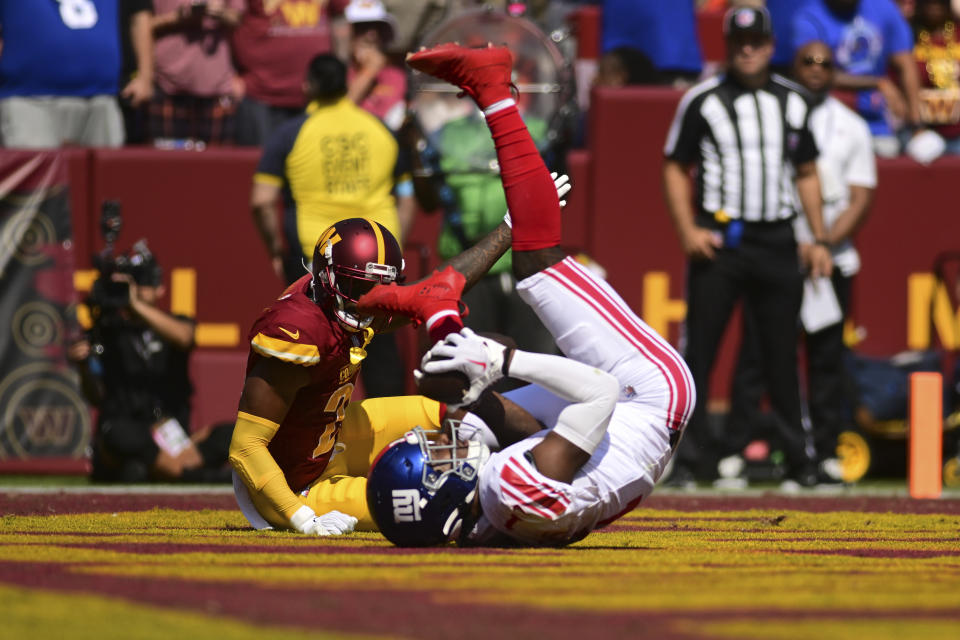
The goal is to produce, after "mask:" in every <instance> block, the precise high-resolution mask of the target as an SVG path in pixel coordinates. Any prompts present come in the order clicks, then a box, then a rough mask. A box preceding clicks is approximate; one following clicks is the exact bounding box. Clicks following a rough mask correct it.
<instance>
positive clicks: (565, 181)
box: [503, 171, 572, 229]
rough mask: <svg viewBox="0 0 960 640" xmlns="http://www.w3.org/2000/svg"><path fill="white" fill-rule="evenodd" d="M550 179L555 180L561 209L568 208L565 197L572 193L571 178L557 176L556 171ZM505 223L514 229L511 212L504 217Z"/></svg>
mask: <svg viewBox="0 0 960 640" xmlns="http://www.w3.org/2000/svg"><path fill="white" fill-rule="evenodd" d="M550 177H551V178H553V186H555V187H556V188H557V200H559V201H560V208H561V209H562V208H563V207H565V206H567V201H566V200H564V199H563V197H564V196H565V195H567V194H568V193H570V189H572V186H571V185H570V176H568V175H567V174H563V175H562V176H561V175H557V172H556V171H553V172H551V173H550ZM503 221H504V222H506V223H507V226H508V227H510V228H511V229H512V228H513V219H512V218H511V217H510V210H509V209H508V210H507V213H506V214H505V215H504V216H503Z"/></svg>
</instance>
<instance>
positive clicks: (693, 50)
mask: <svg viewBox="0 0 960 640" xmlns="http://www.w3.org/2000/svg"><path fill="white" fill-rule="evenodd" d="M693 5H694V2H693V0H674V1H672V2H663V0H605V1H604V3H603V39H602V43H601V49H602V51H603V52H604V53H606V52H607V51H610V50H612V49H616V48H617V47H624V46H626V47H632V48H635V49H639V50H640V51H643V52H644V53H645V54H646V55H647V56H648V57H649V58H650V59H651V60H653V64H654V66H656V68H657V70H658V71H659V72H660V74H661V77H662V78H663V80H664V81H665V82H680V83H690V82H692V81H694V80H696V79H697V77H698V76H699V75H700V72H701V71H702V70H703V60H702V55H701V53H700V41H699V39H698V37H697V24H696V17H695V16H694V6H693Z"/></svg>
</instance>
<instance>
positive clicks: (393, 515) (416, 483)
mask: <svg viewBox="0 0 960 640" xmlns="http://www.w3.org/2000/svg"><path fill="white" fill-rule="evenodd" d="M407 61H408V63H409V64H410V65H411V66H413V67H414V68H416V69H419V70H420V71H422V72H424V73H427V74H429V75H433V76H436V77H438V78H441V79H443V80H446V81H448V82H450V83H451V84H454V85H457V86H458V87H460V88H461V89H462V90H463V91H464V93H466V94H469V95H470V96H471V97H472V98H473V99H474V100H475V101H476V102H477V105H478V106H479V107H480V108H481V109H482V110H483V111H484V114H485V117H486V122H487V125H488V126H489V128H490V131H491V133H492V135H493V139H494V143H495V145H496V149H497V158H498V161H499V164H500V170H501V178H502V180H503V186H504V191H505V192H506V197H507V206H508V207H509V209H510V212H511V217H512V222H513V228H512V245H513V270H514V274H515V275H516V277H517V289H518V291H519V293H520V296H521V297H522V298H523V299H524V301H525V302H527V304H529V305H530V306H531V307H532V308H533V309H534V311H536V313H537V315H538V316H539V317H540V319H541V321H543V323H544V325H545V326H546V327H547V328H548V329H549V330H550V332H551V334H553V336H554V337H555V339H556V341H557V345H558V347H560V350H561V351H562V352H563V353H564V354H566V356H567V357H561V356H554V355H545V354H536V353H528V352H524V351H521V350H519V349H512V348H508V347H505V346H504V345H502V344H500V343H498V342H495V341H493V340H491V339H489V338H483V337H480V336H477V335H475V334H474V333H473V332H472V331H470V330H469V329H460V330H459V331H456V330H455V329H454V330H453V331H451V332H450V333H449V334H448V335H447V336H446V338H445V340H443V341H442V342H438V343H437V344H436V345H434V346H433V347H432V348H431V350H430V351H428V352H427V354H426V355H425V356H424V359H423V361H422V369H423V372H424V373H425V374H438V375H444V374H452V373H460V374H463V375H465V377H466V380H467V381H468V382H467V387H466V388H465V389H464V391H463V395H462V403H463V405H464V406H465V407H466V408H467V409H468V410H469V411H470V413H469V414H467V416H466V419H465V420H464V422H466V423H468V426H469V424H470V423H474V419H475V418H479V419H481V420H482V421H483V422H485V423H486V425H487V426H488V427H490V428H491V429H492V430H493V431H494V433H495V434H496V435H497V438H498V440H499V445H500V446H501V447H503V448H502V449H501V450H500V451H498V452H496V453H490V451H489V450H488V449H487V448H486V446H485V444H484V443H482V442H480V441H478V440H477V439H473V438H464V439H461V438H460V434H461V432H462V431H463V429H462V426H460V424H458V423H457V421H453V420H448V421H447V422H448V423H450V427H449V431H445V432H444V433H436V432H435V433H433V434H430V433H429V427H417V428H414V429H413V430H412V431H409V432H407V433H406V434H404V436H403V437H402V438H400V439H398V440H397V441H395V442H393V443H391V444H390V445H389V446H388V447H387V448H386V449H385V450H384V451H382V452H381V453H380V454H379V457H378V458H377V459H376V460H375V461H374V463H373V465H372V468H371V471H370V475H369V477H368V481H367V499H368V503H369V505H370V510H371V512H372V515H373V517H374V519H375V521H376V523H377V524H378V525H379V528H380V530H381V532H382V533H383V534H384V535H385V536H386V537H387V538H388V539H389V540H390V541H392V542H394V543H395V544H398V545H403V546H425V545H435V544H443V543H446V542H448V541H450V540H458V541H459V542H460V543H462V544H468V545H493V544H505V543H512V544H527V545H563V544H569V543H571V542H574V541H576V540H579V539H581V538H583V537H584V536H585V535H587V534H588V533H589V532H590V531H592V530H594V529H596V528H599V527H603V526H605V525H606V524H609V523H610V522H613V521H614V520H616V519H617V518H619V517H620V516H621V515H623V514H625V513H627V512H629V511H630V510H632V509H633V508H634V507H636V506H637V505H638V504H639V503H640V502H641V500H643V498H645V497H646V496H647V495H649V494H650V492H651V491H652V489H653V486H654V484H655V483H656V481H657V479H658V478H659V477H660V475H661V474H662V472H663V470H664V468H665V466H666V464H667V462H668V461H669V459H670V456H671V455H672V453H673V450H674V447H675V446H676V443H677V442H678V441H679V438H680V434H681V433H682V430H683V427H684V426H685V424H686V422H687V420H688V419H689V417H690V413H691V411H692V410H693V406H694V399H695V391H694V388H693V382H692V378H691V376H690V371H689V370H688V369H687V367H686V365H685V364H684V362H683V359H682V358H681V357H680V355H679V354H678V353H677V352H676V351H674V350H673V348H672V347H671V346H670V345H669V344H668V343H667V342H666V341H665V340H664V339H663V338H662V337H660V336H659V335H657V334H656V332H654V331H653V330H652V329H651V328H650V327H649V326H648V325H646V324H645V323H644V322H643V321H642V320H641V319H640V318H639V317H637V316H636V315H635V314H634V313H633V312H632V311H631V310H630V308H629V307H628V306H627V304H626V302H625V301H624V300H623V299H622V298H621V297H620V296H619V295H618V294H617V293H616V292H615V291H614V290H613V289H612V288H611V287H610V286H609V285H608V284H607V283H606V282H604V281H603V280H601V279H600V278H598V277H597V276H596V275H594V274H593V273H591V272H590V271H589V270H587V269H585V268H584V267H583V266H582V265H579V264H578V263H577V262H576V261H575V260H574V259H573V258H571V257H568V256H567V255H566V253H565V252H564V251H563V250H561V248H560V247H559V244H560V208H559V206H558V200H557V198H556V195H555V194H554V191H553V189H552V186H553V185H551V184H550V177H549V174H548V173H547V170H546V167H545V166H544V165H543V161H542V160H541V158H540V156H539V154H538V153H537V150H536V146H535V145H534V143H533V140H532V139H531V138H530V134H529V132H528V131H527V129H526V126H525V125H524V123H523V120H522V119H521V117H520V114H519V112H518V110H517V107H516V102H515V100H514V98H513V96H512V94H511V90H510V87H511V84H510V76H511V69H512V55H511V53H510V51H509V49H506V48H502V47H488V48H486V49H468V48H464V47H460V46H459V45H452V44H446V45H439V46H437V47H434V48H432V49H427V50H421V51H420V52H418V53H416V54H412V55H409V56H408V57H407ZM415 293H416V292H415V291H414V290H412V289H411V288H409V287H400V286H396V285H379V286H376V287H374V288H373V289H372V290H371V291H370V292H369V293H368V294H365V295H364V296H363V297H362V298H361V299H360V301H359V307H360V308H361V309H367V310H371V311H373V310H377V309H382V310H386V311H389V312H390V313H394V314H417V313H420V314H422V313H423V312H421V311H418V309H419V308H420V306H421V305H420V301H419V299H418V297H417V296H416V295H415ZM503 376H513V377H515V378H519V379H521V380H524V381H526V382H530V383H531V384H530V385H529V386H527V387H523V388H521V389H518V390H516V391H513V392H510V393H508V394H506V395H507V398H506V399H505V398H504V397H503V396H500V395H498V394H493V393H492V392H488V391H486V389H487V387H489V386H490V385H491V384H493V383H494V382H496V381H497V380H499V379H500V378H501V377H503ZM411 424H413V423H411Z"/></svg>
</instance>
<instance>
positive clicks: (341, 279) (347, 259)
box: [312, 218, 404, 330]
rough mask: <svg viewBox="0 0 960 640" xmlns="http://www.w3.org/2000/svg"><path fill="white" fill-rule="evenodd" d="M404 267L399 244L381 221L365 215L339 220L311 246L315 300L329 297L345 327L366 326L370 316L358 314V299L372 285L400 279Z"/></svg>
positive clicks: (335, 312) (320, 300)
mask: <svg viewBox="0 0 960 640" xmlns="http://www.w3.org/2000/svg"><path fill="white" fill-rule="evenodd" d="M403 266H404V265H403V253H402V252H401V251H400V244H399V243H398V242H397V240H396V238H394V237H393V234H392V233H390V232H389V231H388V230H387V229H386V227H384V226H383V225H382V224H380V223H379V222H374V221H373V220H370V219H367V218H347V219H346V220H341V221H339V222H337V223H335V224H333V225H331V226H330V227H328V228H327V229H326V230H325V231H324V232H323V233H322V234H320V238H319V239H318V240H317V244H316V246H315V247H314V249H313V268H312V273H313V292H314V300H315V301H316V302H317V303H318V304H323V303H325V302H326V301H328V300H329V301H330V302H331V303H332V304H331V307H332V311H333V313H334V315H335V316H336V317H337V319H338V320H340V322H341V323H343V324H344V325H345V326H346V327H347V328H349V329H354V330H356V329H365V328H367V327H368V326H370V323H371V322H372V321H373V316H369V315H368V316H364V315H360V314H359V313H357V310H356V302H357V300H358V299H359V298H360V296H362V295H363V294H364V293H366V292H367V291H369V290H370V289H372V288H373V287H374V285H377V284H387V283H390V282H397V281H399V280H401V279H402V276H401V274H402V272H403Z"/></svg>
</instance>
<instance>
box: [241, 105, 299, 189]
mask: <svg viewBox="0 0 960 640" xmlns="http://www.w3.org/2000/svg"><path fill="white" fill-rule="evenodd" d="M305 119H306V116H303V117H302V118H298V119H297V120H296V121H294V122H288V123H286V124H285V125H283V126H281V127H280V128H279V129H277V131H276V133H274V134H273V135H272V136H270V139H269V140H267V143H266V144H265V145H264V147H263V154H262V155H261V156H260V162H259V164H257V172H256V174H254V176H253V179H254V181H255V182H265V183H267V184H275V185H277V186H282V185H283V183H284V182H285V179H284V176H285V175H286V164H287V156H288V155H290V151H291V150H292V149H293V144H294V142H296V140H297V135H298V134H299V133H300V127H301V126H302V125H303V122H304V120H305Z"/></svg>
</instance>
